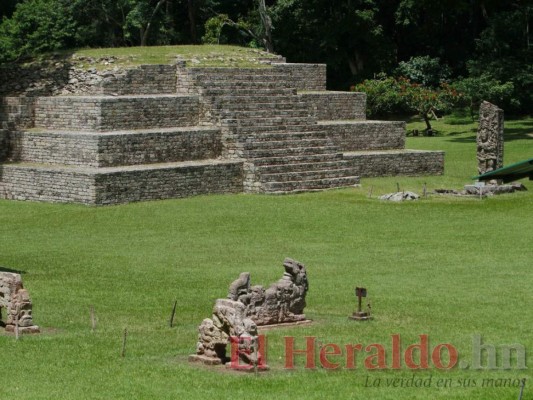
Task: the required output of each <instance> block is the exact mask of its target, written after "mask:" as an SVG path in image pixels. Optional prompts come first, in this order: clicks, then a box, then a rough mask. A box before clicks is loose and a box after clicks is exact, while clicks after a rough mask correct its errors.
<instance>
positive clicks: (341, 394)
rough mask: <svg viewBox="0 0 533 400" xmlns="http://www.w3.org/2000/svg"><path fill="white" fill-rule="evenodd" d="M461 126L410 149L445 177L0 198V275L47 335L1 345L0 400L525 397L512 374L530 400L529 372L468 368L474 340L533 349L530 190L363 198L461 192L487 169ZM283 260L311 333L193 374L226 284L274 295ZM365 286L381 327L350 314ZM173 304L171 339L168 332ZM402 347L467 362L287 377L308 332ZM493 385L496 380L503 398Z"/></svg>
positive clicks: (519, 127)
mask: <svg viewBox="0 0 533 400" xmlns="http://www.w3.org/2000/svg"><path fill="white" fill-rule="evenodd" d="M444 122H448V124H444ZM450 122H452V123H456V124H455V125H450V124H449V123H450ZM458 122H461V124H457V123H458ZM464 122H465V121H462V120H457V119H452V118H450V119H448V120H447V121H440V122H438V123H437V124H436V126H435V127H436V128H437V129H440V130H441V131H442V132H443V135H442V136H439V137H433V138H420V137H417V138H409V139H408V147H409V148H420V149H442V150H445V151H446V172H445V175H444V176H441V177H419V178H405V177H396V178H380V179H367V180H364V181H363V182H362V186H361V187H360V188H352V189H342V190H332V191H327V192H321V193H310V194H302V195H295V196H259V195H228V196H201V197H195V198H189V199H184V200H172V201H159V202H147V203H136V204H129V205H123V206H115V207H96V208H93V207H85V206H79V205H53V204H39V203H29V202H27V203H26V202H12V201H0V265H2V266H4V267H5V268H9V269H12V270H17V271H21V273H22V275H23V279H24V283H25V286H26V288H27V289H29V291H30V293H31V295H32V299H33V302H34V320H35V322H36V323H37V324H39V325H40V326H41V327H42V328H43V330H44V333H42V334H40V335H36V336H24V337H23V338H21V339H20V340H19V341H15V338H14V337H13V336H7V335H3V334H1V333H0V349H1V350H0V351H1V360H2V363H3V374H2V388H1V391H0V393H1V395H0V398H2V399H4V398H5V399H32V400H34V399H206V398H217V399H229V398H239V397H246V398H276V399H285V398H293V399H450V398H454V399H483V400H486V399H494V400H501V399H516V398H518V393H519V389H518V388H516V387H511V388H509V387H494V386H499V385H500V384H501V383H502V382H503V381H502V380H504V379H511V380H512V379H518V378H527V379H528V382H527V385H526V389H525V396H524V399H528V398H531V396H532V393H533V379H532V378H533V375H532V373H531V369H529V370H518V369H516V368H511V369H509V370H502V369H496V370H472V369H464V368H462V367H464V363H465V362H466V363H470V360H471V358H472V353H473V350H472V341H473V338H474V337H475V335H481V336H482V340H483V343H489V344H492V345H495V346H496V347H497V348H499V347H500V346H502V345H509V344H521V345H523V346H525V348H526V350H527V351H531V349H532V348H533V336H532V334H531V327H532V325H533V313H532V310H533V296H532V294H531V288H532V284H533V277H532V272H531V262H532V260H533V250H532V247H531V237H532V235H533V218H531V215H533V194H532V193H531V192H523V193H518V194H513V195H502V196H499V197H493V198H488V199H484V200H478V199H471V198H468V199H461V198H444V197H436V196H430V197H429V198H428V199H424V200H420V201H418V202H411V203H402V204H392V203H383V202H380V201H378V200H376V199H375V198H371V199H370V198H368V192H369V188H370V187H371V186H373V187H374V189H373V193H374V197H375V195H378V194H382V193H387V192H391V191H394V190H395V188H396V182H398V183H399V184H400V186H401V187H402V188H403V189H411V190H415V191H416V192H419V193H420V192H421V188H422V185H423V184H424V182H426V183H427V185H428V188H429V189H430V190H431V189H434V188H437V187H449V188H457V189H458V188H460V187H461V186H462V185H463V184H464V183H468V182H469V181H470V177H471V176H473V175H475V174H476V167H475V125H474V124H470V125H464V124H463V123H464ZM414 124H416V123H413V124H412V125H410V129H412V127H413V126H416V125H414ZM506 126H507V132H506V144H505V162H506V164H508V163H511V162H515V161H519V160H521V159H525V158H529V157H531V156H532V155H533V137H532V136H531V134H532V132H533V120H532V119H523V120H516V121H509V122H507V125H506ZM524 183H525V185H526V186H528V187H529V188H530V189H533V185H531V183H530V182H529V181H524ZM286 256H289V257H292V258H295V259H297V260H299V261H301V262H303V263H304V264H306V266H307V270H308V275H309V281H310V291H309V293H308V297H307V303H308V306H307V308H306V312H307V315H308V317H309V318H311V319H313V320H314V323H313V324H312V325H309V326H305V327H298V328H283V329H277V330H271V331H268V333H267V339H268V354H267V357H268V359H267V360H268V364H269V365H270V366H271V371H269V372H266V373H262V374H260V375H259V376H255V375H254V374H245V373H230V372H226V371H224V370H223V369H222V370H220V369H216V368H206V367H200V366H197V365H191V364H189V363H188V362H187V356H188V355H189V354H191V353H193V352H194V350H195V343H196V335H197V331H196V328H197V326H198V325H199V324H200V322H201V321H202V319H204V318H206V317H209V316H210V314H211V309H212V306H213V304H214V301H215V299H217V298H220V297H225V296H226V294H227V287H228V285H229V283H230V282H231V281H232V280H233V279H235V278H237V277H238V275H239V273H240V272H242V271H249V272H251V274H252V284H263V285H268V284H270V283H271V282H273V281H275V280H277V279H278V278H279V277H280V276H281V274H282V271H283V269H282V261H283V258H284V257H286ZM356 285H358V286H361V285H362V286H365V287H367V288H368V292H369V295H370V297H371V300H372V305H373V312H374V315H375V319H374V320H373V321H370V322H365V323H357V322H353V321H349V320H348V319H347V316H348V315H350V314H351V313H352V312H353V311H354V307H355V298H354V295H353V288H354V287H355V286H356ZM174 300H177V302H178V310H177V317H176V326H175V327H173V328H169V326H168V319H169V317H170V312H171V309H172V305H173V302H174ZM91 305H93V306H94V308H95V310H96V316H97V319H98V324H97V329H96V331H95V332H91V324H90V314H89V309H90V306H91ZM124 328H127V329H128V332H129V335H128V341H127V349H126V357H125V358H122V357H121V356H120V352H121V345H122V332H123V330H124ZM393 334H399V335H401V340H402V350H405V349H406V348H407V346H409V345H410V344H413V343H416V342H417V341H418V340H419V335H422V334H427V335H428V337H429V342H430V349H433V348H434V347H435V346H436V345H437V344H439V343H449V344H451V345H453V346H454V347H455V348H457V350H458V353H459V363H458V366H456V367H455V368H453V369H452V370H448V371H442V370H438V369H436V368H430V369H428V370H420V371H411V370H409V369H408V368H406V367H405V365H403V366H402V368H401V369H400V370H391V369H388V370H382V371H372V370H367V369H366V368H365V367H364V365H363V363H362V361H363V357H359V358H358V359H357V361H358V364H357V368H356V369H355V370H346V369H341V370H336V371H331V370H325V369H323V368H321V367H318V368H317V369H316V370H306V369H305V368H303V360H302V358H303V357H297V367H296V369H295V370H292V371H287V370H285V369H284V368H283V366H284V364H283V354H284V350H283V344H284V336H294V337H295V338H296V339H295V340H296V346H297V347H298V348H303V347H304V345H305V342H304V341H305V338H304V337H305V336H315V337H317V343H318V342H320V343H323V344H326V343H337V344H339V345H345V344H351V343H353V344H356V343H361V344H363V345H365V346H366V345H368V344H372V343H379V344H382V345H383V346H384V347H385V349H386V350H387V357H388V359H389V361H390V357H391V354H390V350H391V335H393ZM499 354H501V352H500V353H499ZM330 358H331V359H332V360H333V361H335V360H338V361H339V362H341V363H342V364H344V361H343V360H342V358H340V357H337V358H335V357H333V356H332V357H330ZM498 362H501V359H500V360H499V361H498ZM317 363H318V357H317ZM459 365H461V367H460V366H459ZM413 376H414V377H415V379H420V378H421V379H424V380H426V382H429V379H430V378H431V382H430V383H431V386H430V387H429V388H405V387H388V385H393V384H395V383H396V384H397V385H398V384H400V382H401V381H400V380H397V381H393V380H391V379H396V378H405V379H406V381H404V382H409V381H408V379H410V378H413ZM486 379H495V380H494V381H492V385H490V384H489V385H490V386H493V387H487V382H489V381H485V382H484V380H486ZM445 382H446V383H447V384H448V385H449V386H448V387H445V388H442V387H438V386H439V384H440V385H442V384H444V383H445ZM378 383H379V384H380V387H369V386H371V385H374V384H375V385H377V384H378ZM465 384H466V385H467V386H468V387H463V386H465Z"/></svg>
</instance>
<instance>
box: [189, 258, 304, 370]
mask: <svg viewBox="0 0 533 400" xmlns="http://www.w3.org/2000/svg"><path fill="white" fill-rule="evenodd" d="M283 266H284V268H285V273H284V274H283V276H282V277H281V279H279V280H278V281H277V282H276V283H274V284H272V285H271V286H270V287H269V288H268V289H266V290H265V289H264V288H263V286H259V285H256V286H251V285H250V273H249V272H243V273H241V274H240V276H239V278H238V279H236V280H235V281H233V282H232V283H231V285H230V287H229V293H228V296H227V298H226V299H218V300H217V301H216V302H215V306H214V308H213V315H212V317H211V318H206V319H204V320H203V321H202V323H201V325H200V326H199V327H198V343H197V346H196V354H194V355H191V356H190V357H189V361H200V362H203V363H204V364H211V365H217V364H225V363H226V362H228V361H230V359H229V358H228V357H227V356H226V346H227V345H228V344H229V343H230V342H231V343H232V355H231V364H234V363H237V364H238V363H241V364H239V365H241V368H237V369H250V368H253V367H259V368H260V369H266V368H267V366H266V364H265V362H264V354H262V352H263V351H264V349H262V343H261V338H260V337H259V335H258V332H257V327H258V326H261V325H273V324H280V323H299V322H303V321H305V320H306V319H305V314H303V310H304V307H305V305H306V304H305V295H306V293H307V290H308V288H309V284H308V281H307V272H306V269H305V266H304V265H303V264H301V263H299V262H298V261H295V260H292V259H290V258H286V259H285V260H284V262H283ZM231 366H232V367H234V365H231ZM242 366H244V367H242ZM247 367H248V368H247Z"/></svg>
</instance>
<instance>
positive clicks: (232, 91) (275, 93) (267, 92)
mask: <svg viewBox="0 0 533 400" xmlns="http://www.w3.org/2000/svg"><path fill="white" fill-rule="evenodd" d="M200 94H201V95H202V97H207V98H210V97H214V96H216V97H220V96H224V95H226V96H231V97H232V98H236V100H242V98H243V97H250V98H251V99H254V98H263V99H264V98H265V97H279V96H294V97H296V89H269V88H264V89H260V88H254V87H249V88H238V89H236V88H216V87H215V88H208V89H200ZM250 101H253V100H250Z"/></svg>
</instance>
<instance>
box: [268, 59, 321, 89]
mask: <svg viewBox="0 0 533 400" xmlns="http://www.w3.org/2000/svg"><path fill="white" fill-rule="evenodd" d="M273 69H274V70H276V71H280V72H281V73H283V74H286V76H287V78H288V79H289V81H290V82H291V84H292V87H294V88H296V89H297V90H326V64H291V63H287V64H285V63H280V64H273Z"/></svg>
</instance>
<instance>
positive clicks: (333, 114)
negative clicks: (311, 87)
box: [299, 91, 366, 121]
mask: <svg viewBox="0 0 533 400" xmlns="http://www.w3.org/2000/svg"><path fill="white" fill-rule="evenodd" d="M299 96H300V97H301V99H302V100H303V101H305V102H306V103H307V104H308V107H309V108H311V109H313V110H315V112H316V117H317V118H318V120H328V121H331V120H345V119H366V94H365V93H355V92H332V91H324V92H304V93H301V94H300V95H299Z"/></svg>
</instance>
